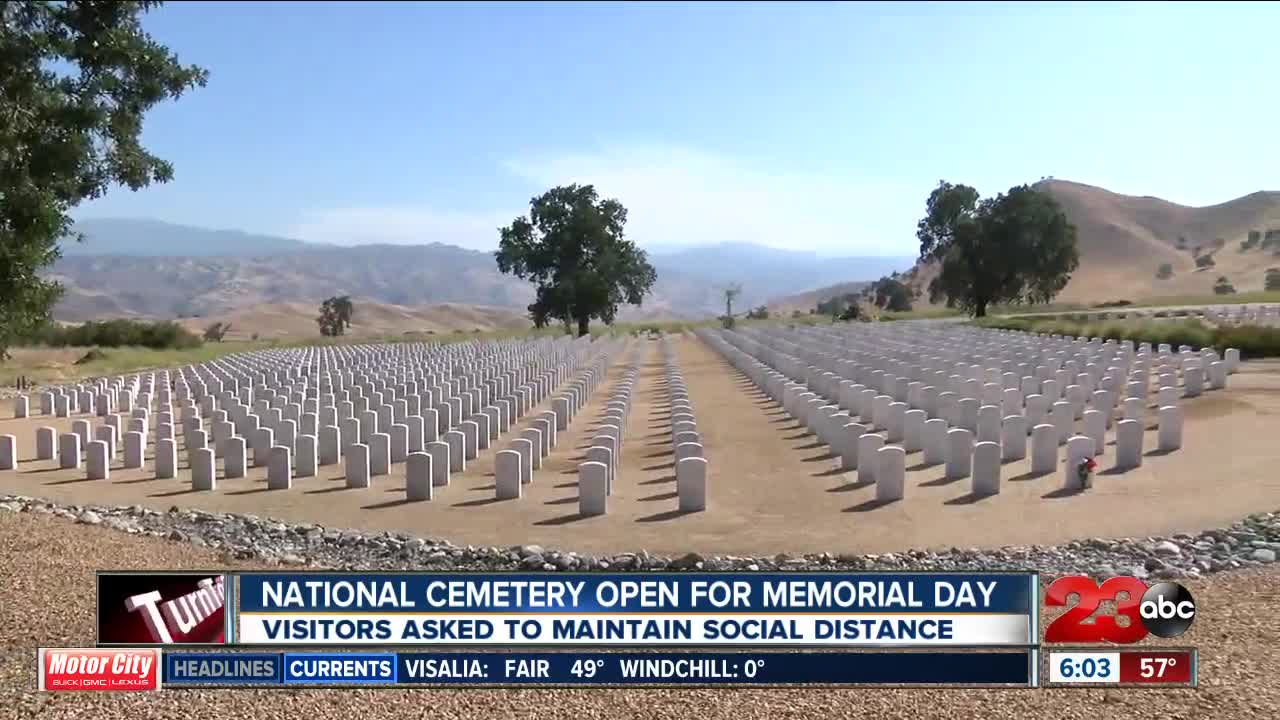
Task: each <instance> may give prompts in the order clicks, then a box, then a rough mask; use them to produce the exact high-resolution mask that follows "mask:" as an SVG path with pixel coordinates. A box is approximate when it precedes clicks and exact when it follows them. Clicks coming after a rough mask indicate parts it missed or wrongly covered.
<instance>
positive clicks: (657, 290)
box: [50, 219, 912, 321]
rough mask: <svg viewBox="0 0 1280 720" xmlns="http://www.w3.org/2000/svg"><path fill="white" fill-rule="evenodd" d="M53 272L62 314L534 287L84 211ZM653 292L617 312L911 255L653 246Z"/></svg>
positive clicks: (183, 310) (704, 308)
mask: <svg viewBox="0 0 1280 720" xmlns="http://www.w3.org/2000/svg"><path fill="white" fill-rule="evenodd" d="M76 230H77V231H78V232H81V233H83V234H84V235H85V236H86V240H85V242H82V243H76V242H65V243H63V253H64V257H63V258H62V259H61V260H59V261H58V262H57V263H56V264H55V266H54V267H53V269H52V270H51V273H50V274H51V275H52V276H55V277H57V278H58V279H59V280H60V281H61V282H62V283H63V284H64V285H65V286H66V288H67V292H66V295H65V296H64V298H63V300H62V301H61V303H60V304H59V306H58V308H57V309H56V311H55V316H56V317H57V318H58V319H60V320H71V321H79V320H85V319H96V318H102V317H120V316H125V317H130V316H132V317H149V318H168V317H180V318H193V317H194V318H207V317H215V316H222V315H226V314H228V313H232V312H234V311H237V310H242V309H244V308H249V307H260V306H262V305H269V304H273V303H317V304H318V303H319V302H320V300H322V299H323V298H325V297H329V296H331V295H352V296H354V297H360V298H367V299H368V300H371V301H377V302H381V303H388V304H392V305H397V306H404V307H415V306H423V305H434V304H440V303H452V304H458V305H477V306H489V307H495V308H514V309H516V310H518V311H520V312H523V311H524V308H525V306H526V305H528V303H529V302H531V301H532V299H533V287H532V285H530V284H529V283H526V282H523V281H520V280H517V279H514V278H511V277H509V276H506V275H502V274H501V273H499V272H498V270H497V266H496V264H495V263H494V260H493V255H492V253H489V252H481V251H476V250H467V249H463V248H459V247H456V246H452V245H444V244H440V243H433V244H429V245H360V246H336V245H324V244H318V243H309V242H304V241H302V240H296V239H291V238H283V237H276V236H270V235H259V234H251V233H244V232H239V231H236V230H209V229H205V228H196V227H188V226H184V225H175V224H171V223H165V222H160V221H156V220H145V219H86V220H82V221H80V222H79V223H77V227H76ZM650 261H651V262H652V263H653V265H654V267H655V269H656V270H657V271H658V281H657V283H656V285H655V287H654V292H653V294H652V295H651V296H650V297H649V298H648V299H646V301H645V304H644V305H643V306H642V307H640V308H630V307H628V308H626V309H625V312H623V313H622V319H630V320H642V319H659V318H687V319H692V318H701V317H707V316H712V315H715V314H718V313H721V312H723V307H724V298H723V288H724V286H725V285H727V284H728V283H738V284H740V285H741V286H742V288H743V293H742V295H741V296H740V297H739V298H738V300H737V304H738V308H745V307H747V306H749V305H753V304H763V303H764V302H766V301H767V300H768V299H769V298H772V297H776V296H779V295H788V294H793V293H796V292H800V291H803V290H807V289H811V288H815V287H819V286H822V285H826V284H830V283H833V282H838V281H841V280H847V279H850V278H853V279H865V280H873V279H875V278H878V277H880V276H881V275H884V274H887V273H888V272H892V271H893V270H901V269H905V268H907V267H909V266H910V265H911V261H912V260H911V259H910V258H896V259H895V258H821V257H819V256H817V255H815V254H812V253H807V252H798V251H787V250H777V249H772V248H766V247H761V246H756V245H748V244H728V245H717V246H709V247H701V248H692V249H682V250H678V251H668V252H659V253H655V254H653V255H652V256H651V257H650Z"/></svg>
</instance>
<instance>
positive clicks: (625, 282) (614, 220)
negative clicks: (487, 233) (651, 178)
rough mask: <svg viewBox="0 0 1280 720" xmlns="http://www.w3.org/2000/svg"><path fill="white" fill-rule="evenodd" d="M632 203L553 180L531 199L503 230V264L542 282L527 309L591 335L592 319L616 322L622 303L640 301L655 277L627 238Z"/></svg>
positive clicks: (540, 320) (540, 319)
mask: <svg viewBox="0 0 1280 720" xmlns="http://www.w3.org/2000/svg"><path fill="white" fill-rule="evenodd" d="M626 222H627V209H626V208H624V207H623V206H622V203H620V202H618V201H617V200H612V199H610V200H600V198H599V196H598V195H597V194H596V190H595V188H594V187H593V186H591V185H576V184H575V185H569V186H567V187H555V188H552V189H550V190H548V191H547V192H545V193H543V194H542V195H540V196H538V197H536V198H533V199H532V200H531V201H530V202H529V216H528V217H527V218H526V217H524V216H521V217H518V218H516V219H515V220H514V221H512V223H511V224H510V225H509V226H507V227H505V228H502V229H501V230H500V233H501V240H500V242H499V244H498V250H497V252H495V253H494V257H495V258H496V259H497V261H498V270H499V271H501V272H503V273H506V274H509V275H514V276H515V277H518V278H520V279H522V280H529V281H532V282H533V283H535V284H536V285H537V297H536V299H535V300H534V302H533V304H531V305H529V316H530V317H531V318H532V319H533V322H534V324H535V325H538V326H539V327H542V326H543V325H545V324H547V323H548V322H549V321H550V320H552V319H555V320H559V321H561V322H564V323H566V324H568V323H569V322H570V321H573V322H576V323H577V325H578V335H579V336H581V335H586V334H587V332H588V331H589V328H590V325H591V320H592V319H593V318H596V319H600V320H603V321H604V322H605V323H608V324H612V323H613V320H614V318H615V317H616V316H617V312H618V306H619V305H621V304H623V303H627V304H630V305H639V304H641V302H643V300H644V296H645V295H647V294H649V292H650V290H651V289H652V288H653V283H654V281H655V280H657V277H658V275H657V272H656V271H655V270H654V269H653V266H652V265H650V264H649V260H648V256H647V255H646V254H645V252H644V251H643V250H641V249H640V248H638V247H637V246H636V244H635V243H633V242H631V241H630V240H627V239H626V238H625V237H623V226H624V225H626Z"/></svg>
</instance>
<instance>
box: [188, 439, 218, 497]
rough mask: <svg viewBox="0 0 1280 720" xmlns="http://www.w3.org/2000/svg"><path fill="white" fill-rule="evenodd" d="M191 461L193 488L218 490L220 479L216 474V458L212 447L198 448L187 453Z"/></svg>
mask: <svg viewBox="0 0 1280 720" xmlns="http://www.w3.org/2000/svg"><path fill="white" fill-rule="evenodd" d="M187 458H188V460H189V461H190V463H191V489H192V490H217V489H218V480H217V477H216V476H215V474H214V458H213V449H212V448H197V449H195V450H192V451H190V452H188V453H187Z"/></svg>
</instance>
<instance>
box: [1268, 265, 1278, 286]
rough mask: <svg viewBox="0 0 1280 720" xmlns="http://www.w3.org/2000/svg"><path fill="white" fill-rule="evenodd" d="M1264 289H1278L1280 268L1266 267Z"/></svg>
mask: <svg viewBox="0 0 1280 720" xmlns="http://www.w3.org/2000/svg"><path fill="white" fill-rule="evenodd" d="M1265 287H1266V289H1268V290H1280V268H1267V275H1266V285H1265Z"/></svg>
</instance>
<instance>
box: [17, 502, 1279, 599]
mask: <svg viewBox="0 0 1280 720" xmlns="http://www.w3.org/2000/svg"><path fill="white" fill-rule="evenodd" d="M0 512H30V513H41V514H46V515H54V516H57V517H62V518H66V519H69V520H74V521H75V522H78V523H81V524H85V525H104V526H106V527H109V528H112V529H115V530H118V531H121V532H125V533H128V534H131V535H145V536H149V537H163V538H167V539H169V540H173V541H177V542H189V543H192V544H195V545H199V546H203V547H210V548H213V549H217V550H221V551H222V558H223V559H224V561H230V560H256V561H259V562H264V563H267V564H272V565H281V566H287V567H299V568H314V569H336V570H406V569H415V570H419V569H420V570H433V571H450V570H472V571H497V570H542V571H567V570H577V571H584V570H596V571H605V570H609V571H638V570H738V571H747V572H755V571H763V570H843V571H850V570H899V571H925V570H936V571H948V570H956V571H983V570H1037V571H1039V572H1041V573H1044V574H1046V575H1068V574H1081V573H1083V574H1088V575H1093V576H1096V577H1109V576H1112V575H1123V574H1127V575H1134V576H1136V577H1139V578H1147V577H1150V578H1153V579H1178V578H1196V577H1200V576H1202V575H1205V574H1209V573H1215V572H1221V571H1225V570H1233V569H1237V568H1242V567H1253V566H1260V565H1266V564H1269V563H1273V562H1275V560H1276V555H1277V553H1278V552H1280V512H1272V513H1258V514H1255V515H1250V516H1249V517H1246V518H1244V519H1243V520H1240V521H1238V522H1236V523H1234V524H1233V525H1231V526H1230V527H1227V528H1223V529H1215V530H1205V531H1203V532H1201V533H1198V534H1196V535H1191V534H1185V533H1180V534H1177V535H1173V536H1171V537H1147V538H1092V539H1087V540H1073V541H1071V542H1069V543H1065V544H1061V545H1052V546H1043V545H1013V546H1007V547H1002V548H996V549H979V548H956V547H953V548H950V549H948V550H936V551H935V550H908V551H906V552H899V553H883V554H879V555H859V554H839V555H833V554H831V553H821V554H809V555H795V556H792V555H786V554H779V555H775V556H773V557H736V556H731V555H724V556H703V555H700V554H698V553H696V552H690V553H687V554H685V555H682V556H680V557H660V556H656V555H651V554H649V553H648V552H647V551H645V550H640V551H638V552H630V553H620V554H617V555H600V556H595V555H586V554H579V553H575V552H562V551H556V550H550V549H546V548H543V547H541V546H539V545H513V546H510V547H493V546H475V545H467V546H458V545H454V544H453V543H450V542H449V541H447V540H443V539H438V538H420V537H415V536H412V535H408V534H405V533H391V532H383V533H368V532H363V531H359V530H343V529H335V528H325V527H321V526H319V525H309V524H302V525H300V524H290V523H285V522H281V521H279V520H274V519H271V518H259V517H256V516H253V515H240V514H233V513H212V512H205V511H203V510H196V509H189V508H179V507H176V506H175V507H171V508H169V511H168V512H160V511H158V510H153V509H150V508H145V507H142V506H140V505H116V506H111V507H106V506H92V505H59V504H56V503H51V502H48V501H45V500H42V499H39V498H31V497H25V496H22V495H0Z"/></svg>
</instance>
